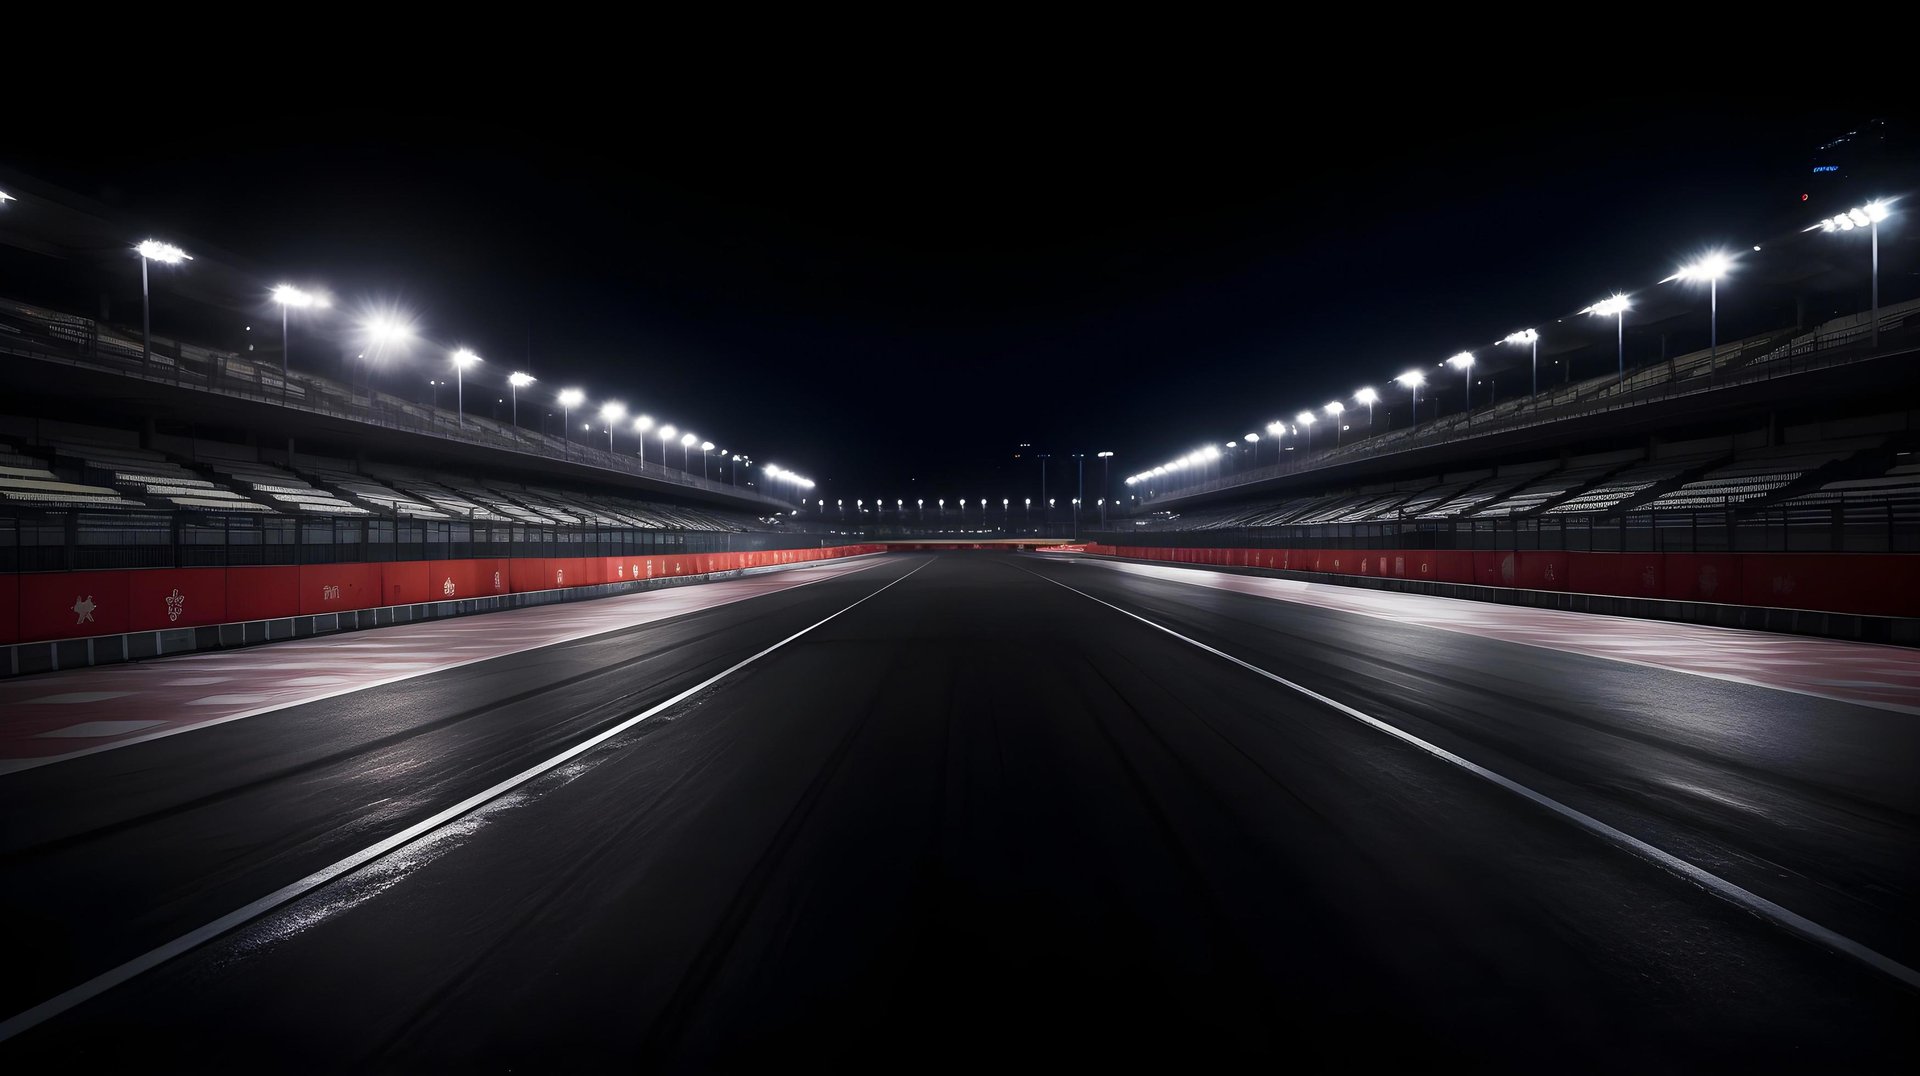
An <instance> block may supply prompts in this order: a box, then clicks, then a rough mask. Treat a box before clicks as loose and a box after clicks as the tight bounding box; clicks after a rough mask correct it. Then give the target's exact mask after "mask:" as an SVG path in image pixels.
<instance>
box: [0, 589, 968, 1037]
mask: <svg viewBox="0 0 1920 1076" xmlns="http://www.w3.org/2000/svg"><path fill="white" fill-rule="evenodd" d="M931 563H933V562H932V561H931V560H926V561H922V562H921V563H920V566H919V567H917V568H915V569H913V571H910V572H908V573H906V574H905V575H902V576H901V577H900V578H898V579H895V580H893V581H892V582H890V583H888V584H887V585H886V586H883V587H881V588H880V589H879V590H876V591H874V592H873V593H871V594H868V595H866V596H865V597H863V598H861V599H860V600H859V601H856V602H854V603H853V604H852V605H848V606H846V607H845V608H843V609H840V610H839V611H838V612H835V613H832V614H829V615H828V616H826V617H824V618H822V619H820V620H818V621H816V622H814V623H813V624H810V625H808V626H807V627H804V628H801V629H800V630H799V631H796V632H794V633H793V634H792V635H789V636H787V637H786V638H784V639H782V640H780V641H779V642H777V643H774V644H773V645H772V646H769V647H767V648H766V649H765V650H762V651H760V652H759V653H757V654H754V655H752V656H750V657H746V658H742V659H741V660H739V661H737V662H735V663H734V664H733V665H731V666H728V667H727V668H725V669H722V670H721V671H719V672H717V673H714V674H713V675H712V676H709V677H707V678H706V679H705V680H702V681H700V682H699V683H697V684H695V685H693V686H692V687H690V688H687V689H686V690H684V691H682V692H680V693H679V694H677V695H674V696H673V697H672V698H670V699H667V700H665V701H663V702H659V703H655V704H654V705H653V706H650V707H648V708H647V709H645V710H642V711H641V712H640V713H637V714H635V715H634V716H632V717H629V718H627V719H626V720H624V721H621V722H619V723H617V724H615V725H614V726H612V727H611V728H608V729H605V730H603V731H601V732H599V733H596V734H595V735H593V736H591V737H589V738H587V739H585V740H582V741H581V742H579V743H577V744H575V745H574V746H572V747H569V748H567V749H566V750H565V751H562V752H560V753H559V754H557V755H554V756H553V757H552V758H549V759H547V760H546V761H544V762H540V763H536V764H535V765H533V766H531V767H529V768H527V769H525V770H522V771H521V772H519V773H517V774H515V775H513V776H512V777H509V778H507V779H506V780H504V781H501V782H500V783H498V784H496V785H494V786H493V787H491V788H488V789H486V790H485V791H482V792H477V793H475V794H473V795H471V796H468V797H467V798H466V799H464V800H461V801H460V802H459V803H456V804H454V805H453V806H451V807H448V808H446V809H445V810H442V811H440V812H438V813H436V814H434V815H431V816H429V817H427V818H424V819H421V820H420V821H418V822H415V823H414V824H413V825H411V826H408V827H407V828H405V829H403V830H401V831H400V832H398V833H395V834H393V835H392V836H390V837H388V838H386V839H385V840H382V841H379V842H377V843H375V844H371V845H368V846H367V847H365V848H362V849H361V850H360V851H358V852H355V853H353V854H352V855H350V856H347V857H346V858H345V859H342V860H340V861H338V862H336V863H333V864H330V865H329V866H326V867H322V868H321V869H320V870H317V871H315V872H314V873H312V874H309V875H307V876H306V877H305V878H302V879H300V880H299V881H297V882H294V883H292V884H290V885H286V886H282V887H281V888H279V889H276V890H274V891H273V892H272V893H269V894H267V895H266V896H264V897H261V898H260V899H259V900H256V901H254V902H253V903H251V904H248V905H246V906H245V907H242V908H240V909H238V910H236V911H232V912H228V913H227V914H226V915H223V916H221V917H220V918H218V919H215V920H214V921H213V922H211V923H208V924H206V925H205V926H202V927H199V928H197V929H195V930H191V931H188V932H187V933H185V934H182V935H181V936H179V937H177V938H175V939H173V940H172V941H170V942H167V943H166V944H164V945H161V946H159V947H157V948H154V949H151V950H148V951H147V952H146V953H143V954H141V955H140V956H137V957H135V958H133V959H132V960H129V961H127V962H126V963H124V964H121V965H119V966H118V967H115V968H112V969H110V970H108V971H104V972H102V973H100V974H99V975H96V976H94V977H93V978H91V979H88V980H87V981H86V982H84V983H81V984H79V985H78V986H74V987H71V988H69V989H67V990H64V991H62V992H61V993H59V994H56V995H55V996H53V997H51V998H48V999H47V1000H46V1001H43V1002H41V1003H40V1004H38V1005H35V1006H34V1007H33V1008H31V1009H27V1010H25V1011H23V1012H21V1013H18V1014H16V1015H14V1016H11V1017H8V1018H7V1019H6V1020H4V1021H0V1042H5V1041H7V1040H8V1039H11V1038H13V1037H14V1036H15V1035H18V1034H20V1033H21V1032H23V1031H27V1030H30V1029H32V1028H35V1027H38V1026H39V1025H41V1024H43V1023H45V1022H47V1021H48V1020H51V1019H53V1018H54V1017H56V1016H59V1015H60V1014H61V1013H64V1012H66V1011H67V1010H69V1009H72V1008H74V1007H75V1006H78V1005H81V1004H83V1003H85V1002H87V1001H90V1000H92V999H94V998H96V997H99V996H100V995H101V994H104V993H106V992H107V991H109V990H111V989H113V988H114V987H116V986H119V985H120V984H122V983H124V982H126V981H128V980H129V979H132V978H134V977H136V976H138V975H141V974H143V973H145V972H147V971H150V970H152V969H153V968H156V967H158V966H160V965H161V964H164V963H166V962H167V961H169V960H172V959H173V958H174V957H177V956H180V955H181V954H183V953H186V952H189V951H191V950H193V949H196V948H198V947H199V946H202V945H205V944H206V943H207V942H210V941H212V940H214V939H215V938H218V937H219V936H221V935H222V934H225V933H227V932H228V931H230V930H233V929H234V928H236V927H239V926H243V925H245V924H246V923H248V922H250V921H252V920H254V919H258V918H259V917H260V916H262V915H265V914H266V913H268V912H270V911H272V910H274V909H275V908H278V907H280V906H281V905H283V904H286V903H287V902H289V901H292V900H295V899H297V898H299V897H302V896H305V895H306V894H308V893H310V892H312V891H313V890H315V889H318V888H320V887H321V886H323V885H326V884H327V883H328V882H331V881H333V880H334V879H335V878H338V877H340V876H341V875H343V874H347V873H349V872H351V871H354V870H356V869H358V868H360V867H362V866H365V865H366V864H367V863H370V862H372V861H373V860H375V859H378V858H380V857H381V856H384V855H386V854H387V853H389V852H392V851H393V850H394V849H396V848H400V847H402V846H404V845H407V844H410V843H412V842H413V841H416V840H418V839H419V838H421V837H423V836H425V835H426V834H428V833H431V832H432V831H434V830H436V829H439V828H440V827H441V826H444V825H446V824H447V823H448V822H451V821H453V820H454V819H456V818H459V817H460V816H462V815H464V814H467V813H468V812H470V811H472V810H474V809H475V808H477V807H480V806H483V805H484V804H486V803H488V802H489V801H492V800H495V799H498V798H499V797H501V796H503V795H505V794H507V793H508V792H511V791H513V790H514V789H516V788H519V787H520V786H521V785H524V784H526V783H527V782H529V781H532V780H533V779H535V778H537V777H540V776H542V775H543V774H546V773H548V772H550V771H552V770H554V769H556V768H557V767H559V766H561V765H563V764H565V763H566V762H568V761H570V760H572V759H574V758H576V757H578V756H580V755H582V754H585V753H586V752H588V751H590V750H592V749H593V748H595V747H598V746H599V745H601V744H603V743H605V742H607V741H608V740H610V739H612V738H614V737H615V736H618V735H620V734H621V733H623V732H626V731H627V730H628V729H631V728H633V727H634V726H635V725H638V724H640V723H641V722H642V721H645V720H647V719H648V718H650V717H653V716H654V715H655V714H658V713H661V712H663V711H665V710H667V709H670V708H672V707H673V706H676V705H678V704H679V703H681V702H682V701H684V700H686V699H689V698H692V697H693V696H694V695H697V694H699V693H700V692H702V691H705V690H706V689H707V688H709V687H712V686H713V685H714V684H717V683H719V682H720V681H722V680H724V679H726V678H727V677H729V676H732V675H733V674H734V673H736V672H739V671H740V670H741V669H744V668H746V667H747V666H749V665H751V664H753V663H754V662H756V661H759V660H760V659H761V658H764V657H766V656H767V655H769V654H771V653H773V652H774V651H776V650H779V649H780V648H781V647H784V646H786V645H787V644H788V643H790V642H793V641H794V640H795V639H798V638H800V637H801V636H803V635H806V634H808V633H809V632H812V631H814V630H815V629H817V628H820V627H823V626H824V625H826V624H827V623H828V622H830V621H832V620H835V619H837V618H838V617H840V616H841V615H842V614H844V613H847V612H849V611H851V610H852V609H854V608H855V607H857V606H859V605H861V604H863V603H865V602H866V601H868V600H869V599H871V598H876V597H879V596H880V595H881V594H883V593H885V592H886V591H888V590H890V589H892V588H893V587H894V586H895V585H897V584H899V583H903V582H905V581H906V580H908V579H911V578H912V577H913V576H914V575H916V574H918V573H919V571H920V569H921V568H925V567H926V566H927V565H928V564H931Z"/></svg>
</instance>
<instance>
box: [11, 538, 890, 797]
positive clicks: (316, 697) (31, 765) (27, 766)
mask: <svg viewBox="0 0 1920 1076" xmlns="http://www.w3.org/2000/svg"><path fill="white" fill-rule="evenodd" d="M886 555H887V554H885V553H862V554H860V555H859V556H857V557H836V558H834V559H833V560H825V561H810V562H808V563H806V564H795V565H792V566H790V567H789V566H786V565H775V566H770V567H769V568H768V569H764V570H763V573H761V574H764V572H765V571H771V570H774V569H775V568H778V569H780V570H781V571H782V574H787V573H791V574H795V575H798V574H800V573H801V572H803V571H808V570H816V571H817V570H820V569H827V568H841V567H846V566H849V565H853V564H855V563H857V562H859V561H863V560H869V558H874V557H884V556H886ZM879 563H880V562H879V561H878V560H873V561H871V563H867V564H862V565H860V566H859V567H854V568H852V569H851V570H849V571H842V572H836V573H835V574H833V575H822V576H820V577H819V578H817V579H809V580H807V581H806V582H803V583H795V584H794V585H792V586H788V587H781V588H780V589H779V590H770V591H769V590H761V591H746V592H743V593H740V594H737V595H734V596H732V597H729V598H727V599H726V600H725V601H719V602H715V603H713V604H712V605H703V606H701V607H700V608H698V609H688V610H685V611H683V612H679V613H675V614H673V616H669V617H664V618H662V619H660V620H647V621H641V622H639V623H637V624H636V623H630V622H629V623H614V624H596V625H594V626H593V627H589V628H587V629H586V630H584V631H581V632H578V633H576V634H573V635H565V636H561V637H560V638H557V639H554V640H552V641H551V642H544V643H541V644H539V645H538V646H530V647H526V648H524V649H522V650H509V651H506V652H504V653H497V654H488V655H486V656H484V657H475V658H465V659H462V660H460V661H449V662H445V663H442V664H420V665H419V667H417V668H411V667H410V668H408V669H407V671H406V672H396V673H395V674H394V675H392V676H389V677H386V678H384V679H381V680H373V681H369V682H367V683H363V684H350V685H348V686H346V687H343V688H338V689H336V690H333V691H319V692H315V693H314V694H311V695H299V696H295V697H293V698H290V699H284V700H282V701H280V702H275V703H269V704H267V705H265V706H260V707H256V708H254V709H252V710H246V711H243V712H241V713H237V714H225V715H222V716H220V717H210V718H208V719H206V720H205V721H194V722H191V723H189V724H185V725H174V726H172V727H171V728H164V729H160V730H158V731H155V732H149V733H147V734H145V735H143V736H133V737H129V738H128V739H125V740H115V741H114V742H113V743H106V744H101V745H99V746H98V747H88V748H85V749H83V750H80V751H69V752H67V753H66V754H64V755H52V756H49V757H46V758H10V759H0V777H4V776H6V775H7V774H10V773H20V772H22V771H25V770H36V769H39V768H40V767H42V766H51V765H53V764H54V763H56V762H70V761H72V760H73V759H76V758H85V757H86V756H88V755H97V754H100V753H102V752H105V751H118V750H120V749H121V748H123V747H132V746H134V745H135V744H143V743H151V742H153V741H154V740H164V739H166V738H167V737H169V736H178V735H180V734H181V733H183V732H195V731H197V730H199V729H207V728H212V727H213V726H215V725H224V724H226V723H227V722H229V721H244V720H246V719H247V718H250V717H259V716H260V715H261V714H270V713H273V712H274V711H275V710H287V709H291V708H293V707H295V706H305V705H306V704H307V703H310V702H324V701H326V700H327V699H331V698H335V697H337V696H340V695H351V694H353V693H354V692H356V691H371V690H373V689H374V688H377V687H385V686H386V685H388V684H397V683H399V682H400V681H402V680H411V679H413V678H415V677H418V676H427V675H430V674H432V673H438V672H445V671H447V670H448V669H458V668H462V667H464V666H467V665H476V664H479V663H480V662H483V661H493V660H494V659H496V658H504V657H511V656H513V655H514V654H524V653H527V652H528V651H532V650H544V649H546V648H547V647H550V646H565V645H566V644H567V643H575V642H579V641H580V640H582V639H590V638H592V637H594V636H596V635H609V634H612V633H613V632H617V631H625V630H627V629H628V628H636V627H652V626H654V625H658V624H664V623H666V622H667V621H669V620H673V619H675V618H676V617H682V616H692V615H694V614H696V613H704V612H708V611H709V610H713V609H720V608H724V607H725V606H728V605H733V604H735V603H737V602H743V601H749V600H751V599H753V598H760V597H765V596H767V595H769V594H785V593H787V592H789V591H794V590H798V589H800V588H801V587H809V586H812V585H813V584H815V583H825V582H829V581H831V580H834V579H840V578H844V577H846V576H849V575H855V574H857V573H859V572H864V571H866V570H867V569H869V568H872V567H874V566H876V565H878V564H879ZM916 570H917V569H916ZM748 578H757V575H756V576H749V577H748ZM722 581H723V582H735V580H722ZM655 593H658V594H672V593H674V591H672V590H660V591H648V590H643V591H636V592H634V593H633V594H619V595H611V596H612V597H624V598H637V597H642V596H645V595H650V594H655ZM595 600H599V599H588V601H587V602H583V603H581V604H590V603H591V602H592V601H595ZM556 604H572V603H570V602H569V603H556ZM526 608H535V609H539V608H551V606H528V607H526ZM519 611H520V610H517V609H502V610H500V613H502V614H505V613H514V612H519ZM593 612H595V613H597V612H599V610H593ZM479 615H481V616H492V615H494V614H491V613H481V614H479ZM406 626H407V625H406V624H404V623H402V624H392V625H387V627H402V628H403V627H406ZM496 626H497V625H496ZM365 630H368V631H380V630H382V629H381V628H369V629H365ZM335 638H339V636H335ZM327 642H328V640H326V639H312V640H308V639H301V640H297V641H295V642H292V643H287V642H285V641H282V642H281V643H280V646H282V647H284V648H285V649H286V650H292V649H294V648H295V647H297V646H299V645H300V644H301V643H312V644H315V645H324V644H325V643H327ZM242 656H243V655H240V654H234V653H229V654H219V655H215V654H201V655H181V657H179V658H167V659H165V660H168V661H183V660H191V659H192V658H194V657H201V658H208V657H231V658H239V657H242ZM349 656H351V655H349ZM360 664H367V665H379V666H380V667H382V668H393V669H398V668H401V667H402V664H401V663H396V662H361V663H360ZM276 667H278V668H288V669H336V668H338V667H339V662H307V663H304V664H300V665H285V666H257V665H251V664H239V665H236V666H235V668H236V669H237V670H239V671H242V672H248V671H254V670H257V669H261V668H276ZM75 671H78V670H75ZM228 679H233V678H232V677H228Z"/></svg>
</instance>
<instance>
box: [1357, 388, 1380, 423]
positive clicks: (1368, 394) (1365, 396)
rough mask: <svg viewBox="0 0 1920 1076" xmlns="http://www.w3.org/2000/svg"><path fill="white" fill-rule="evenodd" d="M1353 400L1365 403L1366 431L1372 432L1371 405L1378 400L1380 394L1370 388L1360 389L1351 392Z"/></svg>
mask: <svg viewBox="0 0 1920 1076" xmlns="http://www.w3.org/2000/svg"><path fill="white" fill-rule="evenodd" d="M1353 402H1354V403H1357V404H1366V405H1367V432H1368V433H1369V434H1371V433H1372V432H1373V405H1374V404H1377V403H1379V402H1380V394H1379V393H1377V392H1375V391H1373V390H1372V389H1370V388H1367V389H1361V390H1360V391H1359V392H1356V393H1354V394H1353Z"/></svg>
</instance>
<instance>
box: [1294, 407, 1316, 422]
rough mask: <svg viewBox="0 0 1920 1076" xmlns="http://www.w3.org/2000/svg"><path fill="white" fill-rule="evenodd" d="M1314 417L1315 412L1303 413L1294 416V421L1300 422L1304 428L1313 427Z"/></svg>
mask: <svg viewBox="0 0 1920 1076" xmlns="http://www.w3.org/2000/svg"><path fill="white" fill-rule="evenodd" d="M1314 417H1315V416H1314V413H1313V412H1311V411H1302V412H1300V413H1299V414H1297V415H1295V416H1293V420H1294V421H1295V422H1298V423H1299V424H1300V425H1302V426H1311V425H1313V421H1314Z"/></svg>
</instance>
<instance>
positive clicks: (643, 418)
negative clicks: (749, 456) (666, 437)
mask: <svg viewBox="0 0 1920 1076" xmlns="http://www.w3.org/2000/svg"><path fill="white" fill-rule="evenodd" d="M651 429H653V416H651V415H635V416H633V432H635V433H645V432H647V431H648V430H651ZM739 458H740V457H738V456H735V457H734V459H739Z"/></svg>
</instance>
